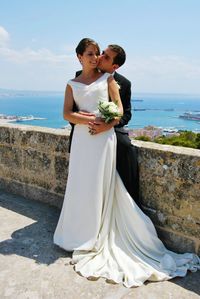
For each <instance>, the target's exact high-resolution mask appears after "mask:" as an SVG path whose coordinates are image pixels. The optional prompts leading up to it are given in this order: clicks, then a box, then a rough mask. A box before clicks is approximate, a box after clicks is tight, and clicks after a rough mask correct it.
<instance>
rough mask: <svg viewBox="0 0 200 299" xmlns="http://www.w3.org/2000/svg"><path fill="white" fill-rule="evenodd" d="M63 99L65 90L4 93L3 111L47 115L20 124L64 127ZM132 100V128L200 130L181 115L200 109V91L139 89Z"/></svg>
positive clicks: (197, 123)
mask: <svg viewBox="0 0 200 299" xmlns="http://www.w3.org/2000/svg"><path fill="white" fill-rule="evenodd" d="M63 102H64V94H63V93H56V92H48V93H45V92H41V93H40V92H35V93H34V92H33V93H31V92H22V93H11V94H9V93H6V94H4V93H3V94H2V93H0V114H5V115H16V116H29V115H32V116H34V117H38V118H44V119H38V120H31V121H23V122H18V123H17V124H18V125H33V126H42V127H49V128H64V127H66V126H67V125H68V122H67V121H65V120H64V119H63ZM131 103H132V118H131V121H130V122H129V124H128V128H129V129H138V128H144V127H146V126H149V125H151V126H155V127H161V128H175V129H178V130H191V131H194V132H200V121H192V120H186V119H182V118H180V117H179V116H180V115H182V114H184V113H185V112H194V113H196V112H200V95H185V94H182V95H181V94H142V93H141V94H139V93H138V94H135V95H134V96H133V98H132V100H131Z"/></svg>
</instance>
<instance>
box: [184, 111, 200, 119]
mask: <svg viewBox="0 0 200 299" xmlns="http://www.w3.org/2000/svg"><path fill="white" fill-rule="evenodd" d="M179 117H180V118H183V119H187V120H200V112H197V113H194V112H185V113H183V114H182V115H179Z"/></svg>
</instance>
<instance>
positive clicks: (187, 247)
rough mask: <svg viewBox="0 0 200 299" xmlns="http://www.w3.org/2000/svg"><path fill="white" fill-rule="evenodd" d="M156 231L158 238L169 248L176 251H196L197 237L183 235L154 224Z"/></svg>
mask: <svg viewBox="0 0 200 299" xmlns="http://www.w3.org/2000/svg"><path fill="white" fill-rule="evenodd" d="M156 231H157V233H158V236H159V238H160V239H161V240H162V241H163V243H164V244H165V246H166V247H167V248H168V249H169V250H172V251H175V252H177V253H184V252H193V253H197V243H198V239H195V238H191V237H190V236H184V235H182V234H178V233H176V232H173V231H170V230H167V229H165V228H162V227H158V226H156Z"/></svg>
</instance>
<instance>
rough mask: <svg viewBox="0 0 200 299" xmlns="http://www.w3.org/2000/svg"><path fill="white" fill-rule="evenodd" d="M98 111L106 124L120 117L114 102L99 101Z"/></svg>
mask: <svg viewBox="0 0 200 299" xmlns="http://www.w3.org/2000/svg"><path fill="white" fill-rule="evenodd" d="M98 109H99V111H100V113H101V117H102V118H104V119H105V122H106V123H108V122H110V121H112V120H113V119H115V118H116V117H120V116H121V114H120V112H119V108H118V106H117V105H116V104H115V103H114V102H106V101H99V105H98Z"/></svg>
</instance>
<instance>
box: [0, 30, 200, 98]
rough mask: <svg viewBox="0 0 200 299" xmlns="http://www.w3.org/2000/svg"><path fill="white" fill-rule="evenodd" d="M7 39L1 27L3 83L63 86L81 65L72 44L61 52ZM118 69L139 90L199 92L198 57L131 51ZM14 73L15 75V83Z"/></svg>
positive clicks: (0, 55) (32, 86)
mask: <svg viewBox="0 0 200 299" xmlns="http://www.w3.org/2000/svg"><path fill="white" fill-rule="evenodd" d="M8 42H9V33H8V32H7V31H6V30H5V29H4V28H3V27H0V63H1V64H2V65H4V69H6V71H4V75H3V76H2V77H1V78H0V79H1V82H0V87H3V86H8V85H10V84H12V85H13V84H15V85H16V86H15V88H17V84H18V85H19V88H20V89H23V84H24V85H25V86H24V87H27V88H28V87H29V88H30V89H38V88H40V89H43V87H44V89H60V88H61V87H62V86H63V85H64V82H65V81H66V79H67V78H68V79H69V78H72V77H73V76H74V73H75V71H76V70H77V69H79V68H80V65H79V63H78V60H77V59H76V55H75V51H74V46H72V45H71V44H69V45H64V46H63V48H62V49H59V50H58V51H60V53H54V52H53V51H51V50H49V49H47V48H41V49H37V50H33V49H31V48H24V49H20V50H16V49H13V48H11V47H9V44H8ZM63 53H64V54H63ZM5 66H6V67H5ZM119 71H120V72H121V73H122V74H124V75H125V76H127V77H128V78H129V79H130V80H131V81H132V82H133V86H134V89H136V90H137V91H145V92H148V91H152V92H181V91H185V92H192V91H194V92H197V93H200V88H199V79H200V60H198V59H196V60H195V59H192V58H187V57H183V56H172V55H165V56H164V55H154V56H149V57H147V56H138V57H133V56H131V54H129V55H128V59H127V62H126V64H125V65H124V66H123V67H122V69H120V70H119ZM19 73H20V74H21V75H20V78H19ZM11 77H13V78H15V79H13V82H14V83H13V82H12V83H11V80H10V78H11ZM31 84H32V85H31ZM12 87H13V86H10V88H12Z"/></svg>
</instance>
